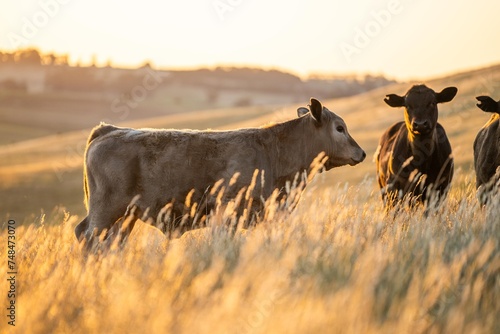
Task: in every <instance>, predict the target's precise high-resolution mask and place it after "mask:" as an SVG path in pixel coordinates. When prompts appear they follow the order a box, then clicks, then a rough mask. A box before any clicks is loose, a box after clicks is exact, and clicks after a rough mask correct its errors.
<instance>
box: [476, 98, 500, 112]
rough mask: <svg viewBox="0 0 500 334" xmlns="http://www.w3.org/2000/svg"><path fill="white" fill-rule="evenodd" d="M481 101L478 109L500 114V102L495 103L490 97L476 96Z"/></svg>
mask: <svg viewBox="0 0 500 334" xmlns="http://www.w3.org/2000/svg"><path fill="white" fill-rule="evenodd" d="M476 99H477V100H478V101H479V103H478V104H476V105H477V107H478V108H479V109H481V110H482V111H485V112H496V113H499V114H500V101H498V102H497V101H495V100H493V99H492V98H491V97H489V96H484V95H482V96H476Z"/></svg>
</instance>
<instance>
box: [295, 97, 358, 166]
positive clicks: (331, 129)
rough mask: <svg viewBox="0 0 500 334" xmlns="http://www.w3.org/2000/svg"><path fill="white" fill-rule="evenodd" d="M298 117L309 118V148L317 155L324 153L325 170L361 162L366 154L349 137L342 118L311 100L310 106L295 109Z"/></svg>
mask: <svg viewBox="0 0 500 334" xmlns="http://www.w3.org/2000/svg"><path fill="white" fill-rule="evenodd" d="M297 114H298V116H299V117H310V119H309V122H308V123H309V124H308V126H309V127H310V130H311V135H310V136H309V137H310V138H305V140H308V141H310V143H311V145H312V146H311V147H312V148H313V150H314V151H316V152H317V153H320V152H325V154H326V155H327V156H328V160H327V161H326V163H325V168H326V169H327V170H328V169H331V168H333V167H339V166H343V165H347V164H349V165H351V166H354V165H357V164H358V163H360V162H362V161H363V160H364V159H365V157H366V153H365V151H363V149H362V148H361V147H359V145H358V143H356V141H355V140H354V139H353V138H352V137H351V135H349V132H348V131H347V126H346V124H345V122H344V120H343V119H342V118H340V117H339V116H337V115H336V114H334V113H333V112H331V111H330V110H328V109H327V108H326V107H323V105H322V104H321V102H320V101H318V100H316V99H314V98H311V104H310V105H309V106H308V108H306V107H300V108H298V109H297Z"/></svg>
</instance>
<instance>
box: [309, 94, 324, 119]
mask: <svg viewBox="0 0 500 334" xmlns="http://www.w3.org/2000/svg"><path fill="white" fill-rule="evenodd" d="M309 108H310V109H311V114H312V117H313V118H314V119H315V120H316V122H318V123H321V116H322V115H323V106H322V105H321V102H319V101H318V100H316V99H315V98H313V97H311V104H310V105H309Z"/></svg>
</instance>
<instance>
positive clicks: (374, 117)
mask: <svg viewBox="0 0 500 334" xmlns="http://www.w3.org/2000/svg"><path fill="white" fill-rule="evenodd" d="M499 82H500V66H494V67H490V68H485V69H479V70H474V71H469V72H465V73H460V74H455V75H452V76H449V77H446V78H437V79H432V80H428V81H427V82H426V83H427V84H428V85H429V86H430V87H431V88H433V89H435V90H441V89H443V88H445V87H447V86H450V85H454V86H457V87H458V89H459V92H458V94H457V96H456V98H455V99H454V100H453V101H452V102H450V103H447V104H443V105H440V122H441V124H443V126H444V127H445V129H446V131H447V133H448V136H449V138H450V141H451V144H452V147H453V151H454V156H455V163H456V166H457V168H462V169H463V170H464V171H466V172H469V171H470V170H471V164H472V143H473V140H474V138H475V135H476V134H477V131H478V130H479V129H480V128H481V127H482V126H483V125H484V123H485V122H486V121H487V120H488V118H489V116H488V115H487V114H485V113H483V112H481V111H480V110H479V109H477V108H476V107H475V99H474V97H475V96H477V95H482V94H488V95H492V96H494V97H496V98H500V85H499V84H498V83H499ZM410 85H411V83H406V84H395V85H391V86H388V87H383V88H380V89H376V90H373V91H370V92H368V93H365V94H361V95H356V96H352V97H349V98H342V99H334V100H325V101H323V104H324V105H326V106H327V107H329V108H330V109H331V110H332V111H334V112H336V113H337V114H339V115H340V116H342V117H343V118H344V120H345V121H346V123H347V125H348V128H349V131H350V133H351V135H352V136H353V137H354V138H355V139H356V140H357V141H358V142H359V144H360V145H361V146H362V147H363V148H364V149H365V151H366V152H367V154H368V158H367V159H366V161H365V162H364V163H362V164H361V165H359V166H356V167H354V168H350V167H342V168H338V169H336V170H333V171H330V172H328V173H326V174H325V175H322V177H321V184H322V185H323V186H326V185H327V186H330V185H334V184H336V183H338V182H349V183H351V184H354V183H357V182H359V181H361V180H363V179H364V178H365V177H368V178H373V177H374V170H375V168H374V164H373V162H372V159H371V157H372V156H373V153H374V152H375V150H376V147H377V145H378V139H379V137H380V136H381V134H382V133H383V131H384V130H385V129H386V128H387V127H388V126H390V125H391V124H392V123H394V122H396V121H399V120H401V119H402V117H403V110H402V109H392V108H389V107H388V106H386V104H385V103H384V102H383V98H384V96H385V95H386V94H389V93H397V94H400V95H402V94H404V93H405V92H406V91H407V90H408V89H409V87H410ZM4 94H5V93H4ZM9 98H10V99H14V98H15V96H9ZM39 98H40V97H38V99H39ZM152 98H153V97H152ZM51 99H53V101H54V102H53V104H52V108H55V109H57V110H59V112H58V113H57V114H56V115H52V114H50V113H49V112H48V111H49V110H50V109H51V104H48V105H43V106H40V105H39V101H37V97H36V96H35V97H33V98H32V100H28V101H26V100H24V99H22V100H21V102H19V105H20V106H18V107H19V109H16V110H14V111H13V112H12V113H11V114H9V115H10V116H9V117H11V119H12V120H17V121H19V120H20V119H23V118H24V123H23V124H27V123H26V118H28V119H31V120H32V122H31V126H29V127H27V126H24V127H21V128H12V126H11V124H15V122H14V121H12V120H11V122H10V124H9V128H8V129H7V130H5V129H0V130H5V132H3V134H2V136H4V139H3V142H4V143H5V138H6V137H5V136H6V135H10V134H12V133H15V135H16V136H17V137H18V138H17V139H18V141H17V142H16V143H13V144H4V145H1V146H0V187H1V191H2V198H1V203H0V212H2V213H4V214H7V213H9V214H10V215H12V216H16V217H18V219H19V220H23V219H24V217H26V216H30V215H33V214H34V215H37V214H39V213H40V210H43V211H44V212H47V211H50V210H52V208H54V207H55V206H58V205H62V206H64V207H66V208H67V209H68V210H69V211H70V212H71V213H74V214H78V215H82V214H84V208H83V205H82V157H83V152H84V149H85V142H86V138H87V136H88V133H89V131H90V129H91V127H92V126H93V125H94V124H96V123H97V120H98V119H102V118H100V116H102V115H100V114H99V112H98V111H96V112H95V113H96V114H97V115H94V114H92V113H90V114H88V113H84V112H83V110H80V111H79V110H78V96H74V95H72V96H68V95H66V94H62V95H61V96H52V97H51ZM44 101H45V103H47V102H46V101H47V100H46V99H45V100H44ZM144 102H145V103H146V102H147V100H146V101H144ZM95 103H97V104H99V103H101V104H102V103H103V102H102V101H100V102H99V99H97V100H96V101H95ZM306 103H307V101H304V102H303V103H302V104H301V105H305V104H306ZM104 105H106V106H108V107H109V105H108V104H107V102H106V103H104ZM298 106H300V105H274V106H262V107H259V106H257V107H240V108H223V109H213V110H204V111H191V112H189V111H185V112H182V113H174V114H168V115H165V116H160V117H153V118H147V117H146V118H139V116H137V117H138V118H137V119H132V120H129V121H125V122H115V123H116V124H119V125H123V126H132V127H158V128H193V129H205V128H213V129H235V128H241V127H255V126H260V125H263V124H266V123H268V122H279V121H283V120H287V119H290V118H293V117H296V111H295V110H296V108H297V107H298ZM61 108H62V109H61ZM61 110H67V112H66V114H67V115H66V116H65V117H66V120H65V117H62V116H61V114H62V113H61ZM90 110H92V109H90ZM96 110H100V109H99V108H96ZM146 116H147V113H146ZM75 117H76V120H75V119H74V118H75ZM69 118H72V121H71V122H72V126H71V127H68V130H71V129H73V131H69V132H63V129H64V128H65V127H66V124H67V123H68V121H67V119H69ZM91 120H96V121H94V122H91ZM76 129H79V130H76ZM34 137H36V138H34ZM21 139H26V140H21Z"/></svg>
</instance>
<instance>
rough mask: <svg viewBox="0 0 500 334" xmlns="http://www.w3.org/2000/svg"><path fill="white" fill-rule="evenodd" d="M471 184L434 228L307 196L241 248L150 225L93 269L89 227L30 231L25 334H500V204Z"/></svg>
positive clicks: (321, 192)
mask: <svg viewBox="0 0 500 334" xmlns="http://www.w3.org/2000/svg"><path fill="white" fill-rule="evenodd" d="M457 178H458V181H457V182H455V186H454V187H453V189H452V191H451V193H450V196H449V198H448V199H447V201H446V203H445V205H444V206H443V208H442V209H441V210H440V211H439V212H437V213H435V214H431V215H429V216H425V215H424V214H423V210H417V211H415V212H406V211H403V212H400V213H399V214H397V215H396V216H395V217H394V216H391V215H389V216H388V215H386V214H385V213H384V210H383V207H382V202H381V200H380V196H379V194H378V191H377V190H376V189H375V187H374V185H373V181H370V180H366V181H365V182H363V183H362V184H360V185H355V186H350V187H348V186H343V185H341V186H336V187H333V188H329V189H324V187H321V188H320V189H317V190H316V191H307V192H306V194H305V198H304V199H303V201H302V202H301V203H300V204H299V207H298V208H297V210H295V211H294V212H292V213H291V214H277V215H275V216H274V217H273V218H272V221H265V222H263V223H262V224H260V225H258V226H257V227H255V228H252V229H250V230H248V231H245V233H237V234H236V236H234V237H233V236H231V235H230V234H229V233H228V232H227V230H226V229H224V228H222V227H220V226H217V225H216V224H214V225H213V227H211V228H207V229H204V230H198V231H195V232H193V233H190V234H186V235H184V236H183V237H182V238H180V239H177V240H172V241H168V240H166V238H165V237H163V235H161V234H160V233H159V232H158V231H157V230H156V229H154V228H151V227H147V226H145V225H139V226H138V228H136V230H134V231H133V233H132V236H131V237H130V239H129V240H128V243H127V244H126V246H125V247H124V249H121V250H114V251H112V252H111V253H110V254H108V255H107V256H105V257H100V258H98V257H94V256H90V257H89V258H88V259H87V260H83V258H82V256H81V253H80V250H79V247H78V245H77V244H76V241H75V238H74V235H73V228H74V226H75V225H76V223H77V222H78V218H77V217H74V216H70V215H68V214H64V213H62V212H60V211H59V212H55V213H54V214H52V215H51V216H50V217H47V218H46V219H45V221H41V222H38V223H35V224H31V225H27V226H20V227H18V228H17V231H16V234H17V239H18V242H17V260H18V277H17V280H18V287H17V288H18V297H17V305H18V318H17V321H16V329H17V330H18V332H20V333H74V334H76V333H169V332H171V333H326V332H329V333H422V332H426V333H441V332H445V333H499V332H500V318H499V316H498V315H499V314H500V277H499V276H500V239H499V236H500V206H499V205H494V206H491V207H489V208H487V209H484V208H480V207H479V205H478V203H477V200H476V198H475V189H474V188H473V184H474V182H473V178H472V177H471V176H470V175H466V174H464V173H461V172H459V173H458V175H457ZM136 227H137V226H136ZM6 238H7V232H6V231H4V232H2V233H1V235H0V244H1V245H5V244H6V243H7V242H6ZM2 295H4V294H3V293H2ZM4 304H5V303H4ZM2 305H3V304H2ZM4 319H5V318H4ZM5 323H6V320H4V323H2V324H0V326H1V328H5V326H4V325H6V324H5Z"/></svg>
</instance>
